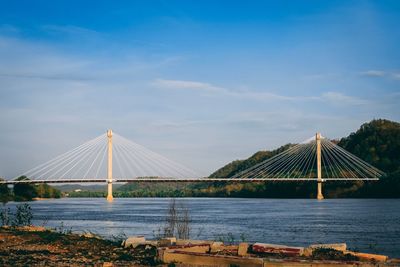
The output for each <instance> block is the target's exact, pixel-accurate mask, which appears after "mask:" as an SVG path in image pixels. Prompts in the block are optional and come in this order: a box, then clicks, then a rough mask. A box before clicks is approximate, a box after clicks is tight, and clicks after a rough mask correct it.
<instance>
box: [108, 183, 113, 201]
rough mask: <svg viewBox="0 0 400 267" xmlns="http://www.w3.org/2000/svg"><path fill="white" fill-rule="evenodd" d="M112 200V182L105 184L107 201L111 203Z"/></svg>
mask: <svg viewBox="0 0 400 267" xmlns="http://www.w3.org/2000/svg"><path fill="white" fill-rule="evenodd" d="M113 200H114V197H113V193H112V182H110V181H108V182H107V201H108V202H112V201H113Z"/></svg>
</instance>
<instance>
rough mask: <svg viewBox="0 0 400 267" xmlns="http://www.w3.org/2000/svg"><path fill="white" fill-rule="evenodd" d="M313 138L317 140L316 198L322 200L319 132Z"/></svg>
mask: <svg viewBox="0 0 400 267" xmlns="http://www.w3.org/2000/svg"><path fill="white" fill-rule="evenodd" d="M315 140H316V142H317V175H318V176H317V182H318V185H317V199H318V200H322V199H324V196H323V195H322V170H321V134H320V133H317V134H316V135H315Z"/></svg>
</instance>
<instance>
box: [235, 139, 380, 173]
mask: <svg viewBox="0 0 400 267" xmlns="http://www.w3.org/2000/svg"><path fill="white" fill-rule="evenodd" d="M321 171H322V178H323V179H325V180H376V179H379V178H380V177H382V176H383V175H384V173H383V172H382V171H380V170H378V169H377V168H375V167H374V166H372V165H370V164H368V163H367V162H365V161H363V160H361V159H360V158H358V157H356V156H355V155H353V154H351V153H349V152H348V151H346V150H344V149H343V148H341V147H340V146H338V145H336V144H334V143H333V142H331V141H330V140H328V139H327V138H325V137H321ZM232 178H268V179H293V180H296V179H317V141H316V139H315V137H312V138H309V139H308V140H306V141H304V142H302V143H299V144H297V145H293V146H291V147H290V148H289V149H287V150H285V151H284V152H282V153H279V154H277V155H275V156H273V157H271V158H269V159H267V160H265V161H263V162H261V163H259V164H257V165H255V166H253V167H250V168H248V169H246V170H244V171H242V172H240V173H238V174H236V175H234V177H232Z"/></svg>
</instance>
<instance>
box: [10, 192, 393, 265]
mask: <svg viewBox="0 0 400 267" xmlns="http://www.w3.org/2000/svg"><path fill="white" fill-rule="evenodd" d="M169 203H170V199H168V198H125V199H114V202H112V203H108V202H106V200H105V199H102V198H64V199H52V200H42V201H35V202H30V203H29V204H30V205H31V207H32V210H33V214H34V223H35V224H37V225H42V224H45V225H46V226H49V227H63V228H64V229H72V231H79V232H82V231H91V232H94V233H97V234H100V235H103V236H111V235H119V234H121V233H125V234H126V235H145V236H146V237H147V238H152V237H154V232H157V229H159V228H160V227H161V226H162V225H163V221H164V220H165V216H166V213H167V209H168V206H169ZM177 203H182V204H183V205H185V206H186V207H187V208H188V209H189V210H190V216H191V219H192V222H191V229H192V234H191V236H192V237H193V238H197V239H225V240H231V239H234V240H235V241H236V242H240V241H242V240H244V241H246V242H255V241H257V242H264V243H275V244H286V245H295V246H307V245H309V244H313V243H341V242H345V243H347V244H348V247H350V248H351V249H356V250H359V251H363V252H371V253H381V254H386V255H389V256H391V257H400V199H325V200H323V201H317V200H315V199H241V198H182V199H177ZM8 205H10V206H15V203H9V204H8Z"/></svg>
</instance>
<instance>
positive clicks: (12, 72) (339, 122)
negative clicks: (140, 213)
mask: <svg viewBox="0 0 400 267" xmlns="http://www.w3.org/2000/svg"><path fill="white" fill-rule="evenodd" d="M398 25H400V3H399V2H398V1H276V2H269V1H0V124H1V131H0V146H1V148H2V149H1V153H0V176H5V177H7V178H10V177H13V176H15V175H17V174H19V173H21V172H23V171H24V170H26V169H29V168H31V167H34V166H36V165H38V164H40V163H42V162H43V161H46V160H48V159H50V158H52V157H54V156H56V155H58V154H60V153H62V152H64V151H66V150H68V149H70V148H73V147H75V146H77V145H79V144H80V143H82V142H84V141H86V140H88V139H91V138H92V137H95V136H97V135H99V134H101V133H103V132H105V131H106V129H107V128H112V129H114V131H116V132H118V133H119V134H120V135H122V136H125V137H127V138H129V139H131V140H133V141H135V142H137V143H140V144H142V145H144V146H146V147H147V148H149V149H151V150H154V151H156V152H158V153H160V154H162V155H164V156H167V157H168V158H170V159H173V160H175V161H178V162H180V163H183V164H185V165H186V166H188V167H190V168H192V169H194V170H196V171H197V172H199V173H200V174H203V175H208V174H209V173H210V172H212V171H214V170H215V169H216V168H218V167H220V166H222V165H224V164H226V163H228V162H230V161H232V160H235V159H241V158H247V157H248V156H250V155H252V154H253V153H254V152H256V151H258V150H261V149H273V148H276V147H278V146H280V145H283V144H285V143H288V142H300V141H302V140H305V139H307V138H309V137H310V136H312V135H313V134H314V133H315V132H316V131H321V132H322V134H323V135H324V136H327V137H330V138H338V137H342V136H346V135H348V134H349V133H350V132H352V131H355V130H356V129H357V128H358V127H359V126H360V124H362V123H364V122H367V121H370V120H371V119H374V118H387V119H391V120H397V121H399V120H400V109H399V107H398V103H399V100H400V87H399V86H400V66H399V62H400V51H399V49H398V46H399V43H400V30H399V28H398Z"/></svg>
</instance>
